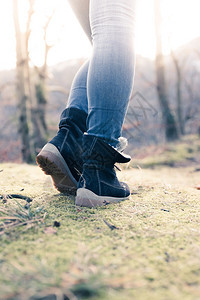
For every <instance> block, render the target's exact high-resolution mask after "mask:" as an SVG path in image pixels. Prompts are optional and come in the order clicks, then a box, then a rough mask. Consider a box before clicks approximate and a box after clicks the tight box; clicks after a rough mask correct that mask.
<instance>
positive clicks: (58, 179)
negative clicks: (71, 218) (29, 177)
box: [36, 143, 77, 194]
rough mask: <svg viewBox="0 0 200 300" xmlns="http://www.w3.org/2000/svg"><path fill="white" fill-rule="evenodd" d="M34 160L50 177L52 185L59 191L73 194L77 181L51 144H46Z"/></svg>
mask: <svg viewBox="0 0 200 300" xmlns="http://www.w3.org/2000/svg"><path fill="white" fill-rule="evenodd" d="M36 162H37V164H38V165H39V167H40V168H41V169H42V170H43V172H44V173H45V174H46V175H50V176H51V177H52V180H53V183H54V186H55V187H56V189H57V190H58V191H59V192H61V193H72V194H75V192H76V189H77V182H76V180H75V179H74V177H73V176H72V174H71V172H70V170H69V168H68V166H67V164H66V162H65V160H64V159H63V157H62V155H61V154H60V152H59V151H58V149H57V148H56V147H55V146H54V145H53V144H50V143H48V144H46V145H45V146H44V147H43V149H42V150H41V151H40V153H39V154H38V155H37V157H36Z"/></svg>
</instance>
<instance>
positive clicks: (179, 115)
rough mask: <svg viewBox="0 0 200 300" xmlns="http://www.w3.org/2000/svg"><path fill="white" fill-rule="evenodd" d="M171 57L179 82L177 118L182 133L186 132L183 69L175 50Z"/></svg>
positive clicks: (177, 84) (177, 89)
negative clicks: (182, 95)
mask: <svg viewBox="0 0 200 300" xmlns="http://www.w3.org/2000/svg"><path fill="white" fill-rule="evenodd" d="M171 57H172V60H173V62H174V66H175V70H176V76H177V83H176V100H177V118H178V125H179V132H180V134H182V135H184V134H185V127H184V120H183V110H182V98H181V69H180V66H179V63H178V59H177V58H176V56H175V54H174V52H173V51H172V50H171Z"/></svg>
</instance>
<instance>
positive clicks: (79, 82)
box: [67, 61, 89, 113]
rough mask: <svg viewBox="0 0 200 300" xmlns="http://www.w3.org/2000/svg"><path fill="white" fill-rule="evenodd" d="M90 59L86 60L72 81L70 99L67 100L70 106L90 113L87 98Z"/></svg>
mask: <svg viewBox="0 0 200 300" xmlns="http://www.w3.org/2000/svg"><path fill="white" fill-rule="evenodd" d="M88 65H89V61H86V62H85V63H84V64H83V65H82V66H81V68H80V69H79V71H78V72H77V74H76V75H75V77H74V80H73V82H72V86H71V90H70V94H69V99H68V102H67V108H68V107H75V108H77V109H80V110H83V111H84V112H86V113H88V99H87V75H88Z"/></svg>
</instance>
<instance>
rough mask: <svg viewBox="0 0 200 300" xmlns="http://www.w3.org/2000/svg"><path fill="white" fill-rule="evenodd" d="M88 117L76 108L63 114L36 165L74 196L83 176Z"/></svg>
mask: <svg viewBox="0 0 200 300" xmlns="http://www.w3.org/2000/svg"><path fill="white" fill-rule="evenodd" d="M86 119H87V114H86V113H85V112H84V111H82V110H79V109H77V108H73V107H71V108H66V109H65V110H64V111H63V112H62V114H61V120H60V123H59V131H58V133H57V135H56V136H55V137H54V138H53V139H52V140H51V141H50V142H48V143H47V144H46V145H45V146H44V147H43V149H42V150H41V151H40V153H39V154H38V155H37V158H36V162H37V164H38V165H39V166H40V168H41V169H42V170H43V171H44V173H45V174H47V175H51V177H52V180H53V183H54V186H55V187H56V188H57V190H59V191H60V192H61V193H69V194H75V192H76V189H77V183H78V181H79V178H80V174H81V173H82V168H83V161H82V157H81V156H82V138H83V133H84V132H85V131H86Z"/></svg>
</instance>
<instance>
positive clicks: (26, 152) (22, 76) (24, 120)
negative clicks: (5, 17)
mask: <svg viewBox="0 0 200 300" xmlns="http://www.w3.org/2000/svg"><path fill="white" fill-rule="evenodd" d="M13 17H14V24H15V35H16V76H17V83H16V92H17V97H18V107H19V133H20V136H21V143H22V159H23V161H24V162H27V163H31V162H32V161H33V160H32V155H31V147H30V129H29V124H30V120H29V118H28V105H27V103H28V87H27V85H26V58H25V54H24V37H23V34H22V32H21V30H20V25H19V14H18V0H13Z"/></svg>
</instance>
